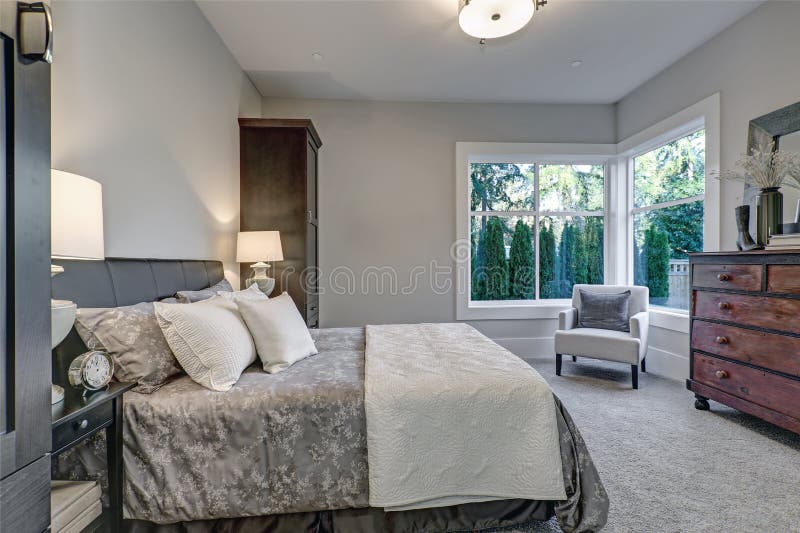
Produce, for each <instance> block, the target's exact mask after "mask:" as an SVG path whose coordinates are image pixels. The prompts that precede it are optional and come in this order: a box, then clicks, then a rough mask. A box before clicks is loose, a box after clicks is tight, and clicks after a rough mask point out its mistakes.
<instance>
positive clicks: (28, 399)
mask: <svg viewBox="0 0 800 533" xmlns="http://www.w3.org/2000/svg"><path fill="white" fill-rule="evenodd" d="M0 10H1V11H2V16H0V33H1V34H2V45H3V62H4V67H5V68H4V70H3V79H2V84H3V85H4V91H5V97H6V98H5V105H4V107H5V113H6V116H7V117H10V116H11V115H12V114H13V121H5V122H4V123H3V127H5V128H6V130H5V132H4V134H3V136H4V137H5V146H4V152H5V153H6V154H7V155H6V158H5V167H6V168H5V173H4V175H3V178H4V179H3V182H4V185H5V206H6V217H5V225H6V227H5V232H4V234H3V239H4V241H5V259H6V261H5V263H4V265H3V270H4V274H5V276H4V277H5V283H6V287H5V289H6V290H5V291H3V294H4V299H6V301H7V303H8V305H7V307H6V315H5V319H6V320H5V323H4V330H5V344H4V357H5V377H6V380H5V382H4V383H3V390H2V393H3V398H2V405H1V406H0V408H2V409H4V410H5V420H4V426H5V428H4V430H3V433H2V434H0V478H4V479H5V478H7V477H8V476H9V475H11V474H12V473H14V472H16V471H17V470H19V469H21V468H22V467H23V466H25V465H29V464H30V463H33V462H34V461H36V460H38V459H40V458H42V457H44V456H45V455H46V454H47V453H48V452H49V451H50V440H51V438H50V380H51V357H52V356H51V352H50V348H51V347H50V65H48V64H47V63H42V62H32V61H29V60H26V59H24V58H22V57H21V56H20V55H19V51H18V47H17V46H16V43H15V42H14V39H15V37H16V24H17V3H16V2H0ZM48 461H49V460H48ZM27 479H30V478H27ZM47 480H48V483H49V476H48V478H47ZM3 490H4V494H12V493H13V490H12V489H9V488H8V487H7V486H6V485H5V484H4V486H3ZM44 512H45V513H48V516H49V500H48V501H47V506H45V509H44Z"/></svg>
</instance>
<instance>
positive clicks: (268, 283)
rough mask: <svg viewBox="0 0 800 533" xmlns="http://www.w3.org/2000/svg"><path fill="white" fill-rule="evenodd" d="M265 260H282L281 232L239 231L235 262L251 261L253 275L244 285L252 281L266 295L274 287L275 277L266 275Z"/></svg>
mask: <svg viewBox="0 0 800 533" xmlns="http://www.w3.org/2000/svg"><path fill="white" fill-rule="evenodd" d="M266 261H283V249H282V248H281V234H280V232H278V231H240V232H239V237H238V239H237V242H236V262H237V263H253V264H252V265H250V268H252V269H253V277H252V278H247V280H245V287H249V286H250V285H252V284H253V283H255V284H257V285H258V288H259V289H261V292H263V293H264V294H266V295H267V296H269V295H270V293H272V291H273V289H275V279H273V278H268V277H267V269H269V265H268V264H267V263H266Z"/></svg>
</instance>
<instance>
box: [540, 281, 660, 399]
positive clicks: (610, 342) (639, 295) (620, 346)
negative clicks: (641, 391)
mask: <svg viewBox="0 0 800 533" xmlns="http://www.w3.org/2000/svg"><path fill="white" fill-rule="evenodd" d="M581 289H583V290H584V291H591V292H599V293H621V292H624V291H631V297H630V300H629V301H628V311H629V313H630V332H627V331H614V330H608V329H596V328H584V327H579V326H578V325H579V324H580V320H579V313H580V311H579V310H580V309H581V293H580V291H581ZM649 296H650V293H649V290H648V288H647V287H638V286H625V285H575V287H574V288H573V289H572V308H571V309H567V310H566V311H561V312H560V313H559V315H558V331H556V334H555V348H556V375H559V376H560V375H561V363H562V357H563V355H571V356H572V360H573V362H574V361H577V358H578V357H591V358H593V359H602V360H605V361H615V362H618V363H628V364H630V365H631V380H632V382H633V388H634V389H638V388H639V365H641V367H642V372H645V371H646V369H645V356H646V355H647V330H648V327H649V314H648V311H647V302H648V300H649Z"/></svg>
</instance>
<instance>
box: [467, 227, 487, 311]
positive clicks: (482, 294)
mask: <svg viewBox="0 0 800 533" xmlns="http://www.w3.org/2000/svg"><path fill="white" fill-rule="evenodd" d="M482 218H485V217H482ZM481 225H483V224H481ZM476 235H477V237H476ZM485 240H486V231H485V230H482V229H480V228H478V230H477V231H473V232H472V239H471V243H470V245H471V247H472V255H471V256H470V257H472V261H471V265H470V266H471V267H472V268H471V276H472V284H471V293H472V294H471V296H472V299H473V300H485V299H486V269H485V265H486V260H485V257H484V254H483V249H484V244H485Z"/></svg>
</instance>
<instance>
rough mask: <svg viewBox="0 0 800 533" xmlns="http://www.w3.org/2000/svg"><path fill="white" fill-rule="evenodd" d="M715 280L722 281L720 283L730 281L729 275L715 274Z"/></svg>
mask: <svg viewBox="0 0 800 533" xmlns="http://www.w3.org/2000/svg"><path fill="white" fill-rule="evenodd" d="M717 279H718V280H720V281H722V282H726V281H730V280H731V275H730V274H717Z"/></svg>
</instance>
